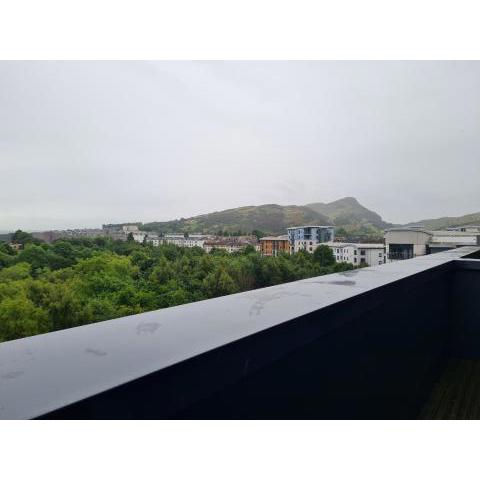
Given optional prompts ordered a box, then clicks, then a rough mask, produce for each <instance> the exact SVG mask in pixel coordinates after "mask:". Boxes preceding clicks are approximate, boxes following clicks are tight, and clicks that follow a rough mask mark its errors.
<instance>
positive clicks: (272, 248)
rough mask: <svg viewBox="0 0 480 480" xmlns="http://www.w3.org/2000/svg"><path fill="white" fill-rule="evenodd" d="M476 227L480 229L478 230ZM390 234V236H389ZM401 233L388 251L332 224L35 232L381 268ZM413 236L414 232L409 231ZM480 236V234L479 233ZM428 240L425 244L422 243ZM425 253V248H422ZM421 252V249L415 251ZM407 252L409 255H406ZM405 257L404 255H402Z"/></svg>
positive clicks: (125, 226)
mask: <svg viewBox="0 0 480 480" xmlns="http://www.w3.org/2000/svg"><path fill="white" fill-rule="evenodd" d="M475 228H477V227H475ZM473 230H474V228H473V227H472V228H468V229H465V230H464V231H453V230H452V231H448V235H449V236H451V237H456V238H457V239H458V240H460V238H459V237H462V239H465V238H466V237H467V236H472V235H473V234H474V232H473ZM390 232H391V233H390ZM399 233H400V231H395V233H394V232H393V231H387V233H386V240H387V247H386V249H385V246H384V244H382V243H375V244H372V243H352V242H345V241H338V240H340V238H339V239H338V240H337V241H336V239H335V228H334V227H333V226H331V225H303V226H292V227H289V228H287V232H286V234H285V235H278V236H264V237H261V238H260V239H257V237H256V236H253V235H239V236H221V235H209V234H201V233H194V234H192V233H168V234H166V233H165V234H164V233H160V232H151V231H144V230H141V224H118V225H113V224H108V225H102V229H76V230H62V231H50V232H36V233H34V234H33V236H34V237H35V238H39V239H41V240H44V241H46V242H53V241H55V240H57V239H59V238H67V239H68V238H94V237H100V236H103V237H110V238H111V239H113V240H121V241H128V240H130V241H132V240H133V241H135V242H138V243H144V244H150V245H152V246H154V247H158V246H160V245H175V246H177V247H184V248H193V247H197V248H202V249H203V250H205V251H206V252H207V253H210V252H212V251H214V250H223V251H226V252H228V253H235V252H239V251H241V250H243V249H245V248H247V247H249V246H251V247H253V249H254V250H255V251H258V252H260V253H261V254H262V255H264V256H271V257H276V256H279V255H281V254H287V255H288V254H293V253H297V252H300V251H304V252H306V253H311V254H313V252H314V251H315V250H316V248H318V246H319V245H327V246H328V247H329V248H330V249H331V250H332V252H333V255H334V257H335V260H336V261H337V262H348V263H351V264H353V265H358V266H363V265H379V264H382V263H385V262H386V261H388V260H389V246H388V240H389V239H390V237H391V236H392V235H398V234H399ZM410 233H411V232H410ZM479 234H480V233H479ZM414 235H416V236H418V235H420V236H421V235H422V232H421V231H415V234H414ZM424 235H426V237H425V239H424V238H423V237H422V239H421V240H422V242H423V244H422V245H425V244H427V243H428V241H429V239H430V240H431V235H427V234H426V233H424ZM342 240H343V239H342ZM423 240H425V241H423ZM422 248H423V250H422V251H426V247H422ZM391 250H392V251H391V252H390V256H391V257H393V256H394V255H393V252H396V250H395V247H394V246H392V247H391ZM417 251H418V248H417V250H416V252H417ZM407 253H408V252H407ZM401 255H403V256H405V255H406V253H405V252H401Z"/></svg>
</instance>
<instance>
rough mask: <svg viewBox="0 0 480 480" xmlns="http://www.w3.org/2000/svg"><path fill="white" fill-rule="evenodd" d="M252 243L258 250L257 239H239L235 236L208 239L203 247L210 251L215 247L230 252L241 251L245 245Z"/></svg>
mask: <svg viewBox="0 0 480 480" xmlns="http://www.w3.org/2000/svg"><path fill="white" fill-rule="evenodd" d="M249 245H251V246H252V247H254V248H255V250H258V248H259V247H258V243H256V242H255V241H248V240H239V239H237V238H235V237H233V238H229V237H227V238H223V239H219V238H217V239H215V240H206V241H205V242H204V244H203V249H204V250H205V251H206V252H207V253H210V252H211V251H212V250H213V249H219V250H226V251H227V252H228V253H234V252H239V251H240V250H242V249H244V248H245V247H247V246H249Z"/></svg>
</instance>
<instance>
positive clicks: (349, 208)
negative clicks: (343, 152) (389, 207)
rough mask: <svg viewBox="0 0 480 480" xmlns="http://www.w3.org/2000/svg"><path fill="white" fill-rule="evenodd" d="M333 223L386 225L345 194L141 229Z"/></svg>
mask: <svg viewBox="0 0 480 480" xmlns="http://www.w3.org/2000/svg"><path fill="white" fill-rule="evenodd" d="M307 224H320V225H335V226H337V227H343V229H344V230H345V231H347V232H349V233H351V232H355V233H362V234H365V235H378V234H379V233H380V231H381V230H383V229H384V228H386V227H388V226H390V224H389V223H386V222H384V221H383V220H382V218H381V216H380V215H379V214H378V213H375V212H373V211H372V210H369V209H367V208H366V207H364V206H362V205H361V204H360V203H359V202H358V200H357V199H356V198H353V197H345V198H341V199H339V200H336V201H334V202H331V203H310V204H308V205H277V204H267V205H258V206H254V205H250V206H246V207H238V208H231V209H228V210H223V211H219V212H212V213H207V214H204V215H198V216H195V217H190V218H181V219H178V220H172V221H167V222H150V223H146V224H144V225H143V228H144V229H145V230H156V231H159V232H162V233H172V232H189V233H194V232H202V233H218V232H220V231H221V232H228V233H235V232H244V233H250V232H252V231H254V230H259V231H261V232H265V233H269V234H282V233H285V230H286V228H287V227H291V226H294V225H307Z"/></svg>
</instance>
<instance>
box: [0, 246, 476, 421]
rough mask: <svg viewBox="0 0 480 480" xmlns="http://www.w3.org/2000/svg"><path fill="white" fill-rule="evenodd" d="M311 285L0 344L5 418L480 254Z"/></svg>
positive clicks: (42, 409) (50, 406) (466, 250)
mask: <svg viewBox="0 0 480 480" xmlns="http://www.w3.org/2000/svg"><path fill="white" fill-rule="evenodd" d="M478 249H479V248H478V247H462V248H459V249H456V250H450V251H446V252H441V253H437V254H434V255H428V256H424V257H417V258H414V259H411V260H406V261H403V262H394V263H389V264H384V265H380V266H375V267H367V268H363V269H360V270H353V271H349V272H343V273H338V274H331V275H325V276H321V277H314V278H309V279H305V280H300V281H296V282H292V283H287V284H282V285H277V286H274V287H268V288H263V289H258V290H252V291H249V292H244V293H239V294H234V295H228V296H225V297H220V298H215V299H211V300H205V301H201V302H196V303H191V304H186V305H181V306H178V307H172V308H167V309H163V310H157V311H153V312H148V313H143V314H139V315H132V316H129V317H123V318H117V319H114V320H108V321H104V322H99V323H96V324H91V325H85V326H81V327H76V328H71V329H67V330H61V331H57V332H53V333H48V334H44V335H37V336H34V337H28V338H23V339H20V340H14V341H11V342H4V343H0V418H34V417H37V416H39V415H42V414H45V413H47V412H49V411H52V410H55V409H58V408H61V407H62V406H65V405H69V404H71V403H74V402H76V401H79V400H81V399H83V398H87V397H89V396H92V395H94V394H97V393H100V392H102V391H105V390H108V389H110V388H113V387H116V386H119V385H122V384H124V383H126V382H128V381H131V380H134V379H136V378H139V377H142V376H144V375H147V374H149V373H152V372H155V371H158V370H161V369H163V368H166V367H168V366H171V365H173V364H175V363H178V362H181V361H183V360H186V359H189V358H192V357H195V356H197V355H199V354H201V353H204V352H207V351H209V350H212V349H215V348H217V347H220V346H222V345H226V344H228V343H231V342H234V341H236V340H239V339H241V338H244V337H246V336H249V335H252V334H255V333H257V332H260V331H262V330H265V329H267V328H270V327H274V326H276V325H279V324H282V323H284V322H287V321H289V320H292V319H294V318H297V317H300V316H302V315H305V314H308V313H311V312H313V311H317V310H320V309H322V308H325V307H328V306H331V305H332V304H335V303H337V302H340V301H343V300H347V299H349V298H351V297H355V296H357V295H359V294H361V293H365V292H367V291H370V290H373V289H376V288H379V287H382V286H384V285H387V284H389V283H391V282H394V281H397V280H401V279H403V278H407V277H409V276H412V275H415V274H418V273H420V272H423V271H426V270H429V269H431V268H434V267H437V266H441V265H443V264H447V263H450V262H451V261H454V260H457V259H460V258H462V257H464V256H465V255H468V254H470V253H473V252H475V251H477V250H478Z"/></svg>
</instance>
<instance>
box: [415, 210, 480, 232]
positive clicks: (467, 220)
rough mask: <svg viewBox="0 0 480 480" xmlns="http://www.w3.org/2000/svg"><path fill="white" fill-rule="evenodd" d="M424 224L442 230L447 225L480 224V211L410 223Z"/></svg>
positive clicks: (426, 226)
mask: <svg viewBox="0 0 480 480" xmlns="http://www.w3.org/2000/svg"><path fill="white" fill-rule="evenodd" d="M419 224H420V225H424V226H425V228H429V229H432V230H441V229H444V228H447V227H461V226H463V225H480V212H477V213H470V214H468V215H462V216H461V217H440V218H429V219H426V220H419V221H418V222H414V223H409V224H408V225H419Z"/></svg>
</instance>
